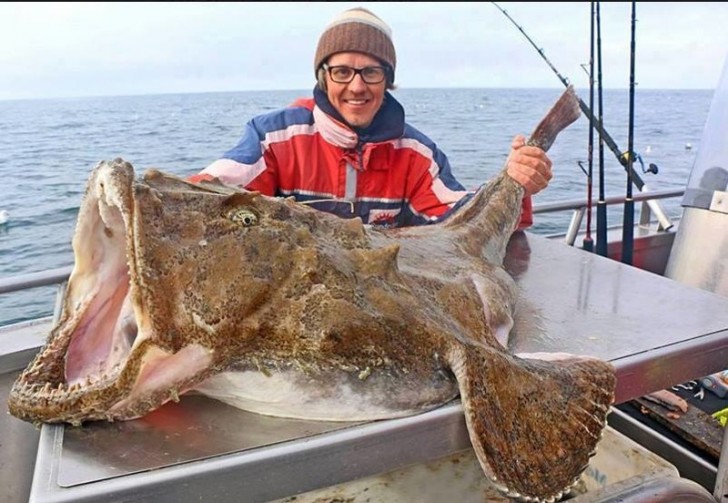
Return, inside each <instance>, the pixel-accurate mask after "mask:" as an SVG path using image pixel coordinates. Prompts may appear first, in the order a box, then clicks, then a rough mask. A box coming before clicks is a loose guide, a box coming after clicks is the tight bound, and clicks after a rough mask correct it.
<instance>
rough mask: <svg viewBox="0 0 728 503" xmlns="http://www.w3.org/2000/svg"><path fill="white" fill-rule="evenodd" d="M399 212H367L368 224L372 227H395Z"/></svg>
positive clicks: (398, 210)
mask: <svg viewBox="0 0 728 503" xmlns="http://www.w3.org/2000/svg"><path fill="white" fill-rule="evenodd" d="M400 211H401V210H400V209H399V208H398V209H396V210H371V211H370V212H369V222H368V223H370V224H372V225H384V226H388V227H391V226H396V225H397V215H399V212H400Z"/></svg>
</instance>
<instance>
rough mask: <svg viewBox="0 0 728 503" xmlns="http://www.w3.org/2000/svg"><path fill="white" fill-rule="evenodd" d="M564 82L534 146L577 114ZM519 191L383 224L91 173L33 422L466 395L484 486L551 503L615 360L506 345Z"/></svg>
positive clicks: (383, 403)
mask: <svg viewBox="0 0 728 503" xmlns="http://www.w3.org/2000/svg"><path fill="white" fill-rule="evenodd" d="M579 113H580V112H579V107H578V101H577V98H576V96H575V94H574V92H573V89H571V88H568V89H567V91H566V93H565V94H564V95H562V97H561V98H560V99H559V101H557V103H556V104H555V105H554V107H553V108H552V109H551V111H550V112H549V113H548V114H547V116H546V117H545V119H544V121H542V123H541V124H540V125H539V126H538V127H537V128H536V130H535V132H534V134H533V135H532V137H531V138H530V140H529V141H530V143H531V144H535V145H539V146H541V147H542V148H543V149H544V150H547V149H548V148H549V147H550V145H551V143H552V142H553V140H554V139H555V137H556V135H557V134H558V133H559V132H560V131H561V130H562V129H563V128H565V127H566V126H568V125H569V124H571V123H572V122H573V121H574V120H576V119H577V118H578V117H579ZM522 197H523V188H522V187H521V186H520V185H519V184H517V183H516V182H515V181H514V180H513V179H511V178H510V177H509V176H508V175H507V174H506V173H505V171H503V172H501V173H500V174H499V175H498V176H496V177H495V178H494V179H493V180H492V181H490V182H489V183H488V184H486V185H484V186H483V187H482V188H481V189H480V190H479V191H478V192H477V193H476V194H475V195H474V196H473V198H472V199H471V200H470V201H469V202H468V203H466V204H465V205H464V206H463V207H462V208H461V209H460V210H459V211H458V212H457V213H455V214H453V215H451V216H450V217H449V218H448V219H446V220H445V221H443V222H441V223H439V224H436V225H430V226H420V227H410V228H399V229H384V228H374V227H367V226H364V225H362V222H361V221H360V220H359V219H353V220H344V219H340V218H338V217H336V216H333V215H330V214H326V213H322V212H319V211H316V210H314V209H311V208H309V207H307V206H305V205H302V204H299V203H296V202H294V201H293V200H289V199H279V198H273V197H266V196H263V195H261V194H258V193H254V192H248V191H245V190H241V189H237V188H233V187H228V186H225V185H223V184H222V183H219V182H218V181H213V182H203V183H200V184H192V183H188V182H186V181H184V180H181V179H179V178H177V177H174V176H170V175H167V174H164V173H162V172H160V171H157V170H148V171H147V172H146V173H145V175H144V176H143V177H142V178H135V175H134V170H133V168H132V166H131V165H130V164H128V163H127V162H124V161H122V160H121V159H117V160H114V161H112V162H101V163H99V164H98V165H97V166H96V168H95V169H94V170H93V171H92V173H91V175H90V178H89V181H88V186H87V189H86V193H85V195H84V199H83V204H82V206H81V209H80V212H79V216H78V223H77V227H76V232H75V234H74V238H73V249H74V254H75V266H74V268H73V272H72V274H71V276H70V280H69V283H68V289H67V291H66V294H65V299H64V304H63V310H62V314H61V316H60V319H59V321H58V322H57V324H56V325H55V326H54V327H53V329H52V331H51V333H50V335H49V338H48V340H47V342H46V344H45V345H44V347H43V348H42V349H41V351H40V352H39V353H38V355H37V356H36V357H35V359H34V360H33V361H32V362H31V363H30V364H29V365H28V367H27V369H26V370H25V371H24V372H23V373H22V374H21V375H20V376H19V377H18V379H17V381H16V382H15V384H14V386H13V388H12V391H11V392H10V398H9V409H10V412H11V413H12V414H14V415H15V416H17V417H19V418H22V419H24V420H28V421H33V422H68V423H71V424H73V425H79V424H81V423H82V422H84V421H89V420H109V421H114V420H127V419H132V418H138V417H140V416H143V415H144V414H146V413H148V412H150V411H152V410H154V409H156V408H158V407H160V406H161V405H162V404H164V403H165V402H167V401H169V400H178V397H179V395H181V394H183V393H185V392H187V391H190V390H197V391H199V392H201V393H204V394H206V395H208V396H210V397H214V398H216V399H219V400H222V401H224V402H226V403H229V404H231V405H234V406H236V407H240V408H242V409H246V410H249V411H253V412H257V413H260V414H268V415H274V416H285V417H295V418H306V419H317V420H341V421H362V420H374V419H383V418H393V417H401V416H407V415H411V414H417V413H420V412H422V411H425V410H428V409H431V408H434V407H437V406H439V405H442V404H443V403H445V402H447V401H449V400H451V399H453V398H455V397H457V396H458V395H459V396H460V397H461V400H462V405H463V409H464V412H465V419H466V422H467V427H468V431H469V434H470V439H471V441H472V444H473V447H474V449H475V452H476V454H477V456H478V459H479V460H480V464H481V465H482V468H483V471H484V472H485V475H486V476H487V477H488V478H489V479H490V481H492V483H493V484H494V485H495V486H496V487H497V488H498V489H499V490H501V491H502V492H503V493H504V494H507V495H509V496H510V497H513V498H519V499H522V500H526V501H549V502H550V501H555V500H557V499H558V498H560V497H561V495H562V494H563V493H565V492H567V491H568V490H569V489H570V488H571V487H572V486H573V485H574V484H575V483H576V482H577V481H578V478H579V476H580V474H581V473H582V471H583V470H584V469H585V468H586V466H587V465H588V463H589V459H590V457H591V455H593V453H594V451H595V446H596V444H597V442H598V440H599V439H600V437H601V433H602V430H603V428H604V426H605V423H606V416H607V413H608V411H609V406H610V404H611V403H612V401H613V396H614V387H615V380H616V379H615V373H614V368H613V367H612V366H611V365H610V364H609V363H607V362H603V361H601V360H598V359H595V358H589V357H583V356H573V355H565V354H554V355H547V357H546V358H542V357H543V355H541V356H542V357H538V358H535V357H534V356H533V355H531V356H530V357H526V356H525V355H524V356H521V357H519V356H517V355H513V354H511V353H510V352H509V351H507V349H506V347H504V345H503V344H502V342H499V340H500V341H503V340H505V338H506V336H507V334H508V333H509V331H510V329H511V327H512V325H513V311H514V304H515V301H516V295H517V287H516V285H515V283H514V281H513V279H512V278H511V277H510V276H509V275H508V273H507V272H505V270H504V269H503V268H502V263H503V258H504V254H505V249H506V245H507V242H508V239H509V237H510V236H511V234H512V232H513V230H514V228H515V225H516V223H517V220H518V217H519V211H520V206H521V199H522Z"/></svg>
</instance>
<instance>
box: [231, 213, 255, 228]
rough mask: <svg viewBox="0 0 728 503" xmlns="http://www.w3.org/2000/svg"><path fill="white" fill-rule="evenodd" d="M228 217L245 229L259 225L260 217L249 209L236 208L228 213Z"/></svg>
mask: <svg viewBox="0 0 728 503" xmlns="http://www.w3.org/2000/svg"><path fill="white" fill-rule="evenodd" d="M227 217H228V218H229V219H230V220H231V221H233V222H234V223H236V224H240V225H242V226H243V227H252V226H253V225H258V215H257V214H256V213H255V212H253V211H252V210H250V209H249V208H235V209H232V210H230V211H228V213H227Z"/></svg>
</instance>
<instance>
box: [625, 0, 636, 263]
mask: <svg viewBox="0 0 728 503" xmlns="http://www.w3.org/2000/svg"><path fill="white" fill-rule="evenodd" d="M635 4H636V2H635V0H632V34H631V40H630V49H629V126H628V128H629V129H628V133H627V142H628V144H627V152H633V148H634V61H635V29H634V28H635V24H636V10H637V7H636V5H635ZM628 157H629V159H628V161H627V162H629V166H630V169H628V170H627V191H626V194H625V198H624V219H623V221H622V222H623V223H622V262H623V263H625V264H628V265H632V254H633V248H634V199H632V179H631V176H630V173H631V172H632V169H631V168H632V166H633V165H634V156H632V155H630V156H628Z"/></svg>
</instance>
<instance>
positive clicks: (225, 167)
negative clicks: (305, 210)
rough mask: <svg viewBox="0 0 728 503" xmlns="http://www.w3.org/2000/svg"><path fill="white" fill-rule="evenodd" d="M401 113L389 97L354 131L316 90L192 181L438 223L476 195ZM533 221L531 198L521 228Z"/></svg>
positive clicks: (377, 220)
mask: <svg viewBox="0 0 728 503" xmlns="http://www.w3.org/2000/svg"><path fill="white" fill-rule="evenodd" d="M404 115H405V114H404V109H403V108H402V105H400V104H399V102H397V100H395V98H394V97H393V96H392V95H391V94H390V93H389V92H387V93H386V94H385V98H384V103H383V105H382V107H381V108H380V110H379V112H377V114H376V115H375V117H374V119H373V121H372V123H371V124H370V125H369V126H368V127H366V128H353V129H352V128H351V127H350V126H348V125H347V123H346V121H345V120H344V119H343V118H342V117H341V115H340V114H339V113H338V112H337V111H336V109H335V108H334V107H333V106H332V105H331V103H330V102H329V100H328V98H327V97H326V94H325V93H324V92H323V91H322V90H320V89H319V88H318V86H317V87H316V88H314V97H313V98H309V99H299V100H296V102H294V103H293V104H292V105H291V106H289V107H288V108H284V109H281V110H277V111H274V112H270V113H267V114H263V115H259V116H257V117H255V118H253V119H252V120H250V121H249V122H248V123H247V124H246V126H245V130H244V132H243V136H242V138H241V139H240V141H239V143H238V144H237V145H236V146H235V147H234V148H232V149H231V150H229V151H228V152H226V153H225V154H224V155H223V156H222V158H221V159H218V160H217V161H215V162H213V163H212V164H210V165H209V166H208V167H207V168H205V169H204V170H202V171H201V172H200V173H199V174H197V175H193V176H191V177H189V180H191V181H193V182H194V181H198V180H202V179H209V178H212V177H218V178H219V179H220V180H221V181H223V182H225V183H227V184H230V185H238V186H241V187H244V188H246V189H248V190H255V191H259V192H261V193H263V194H265V195H269V196H293V197H294V198H295V199H296V200H297V201H300V202H303V203H306V204H308V205H310V206H312V207H314V208H317V209H319V210H322V211H328V212H330V213H334V214H336V215H339V216H341V217H344V218H352V217H357V216H358V217H361V219H362V221H363V222H364V223H370V224H375V225H385V226H391V227H398V226H408V225H420V224H427V223H432V222H437V221H439V220H442V219H444V218H446V217H447V216H448V215H449V214H450V213H451V212H452V211H453V210H454V209H456V208H457V207H459V206H461V205H462V204H464V203H465V202H466V201H467V200H468V199H469V198H470V197H471V196H472V194H473V192H472V191H467V190H465V188H464V187H463V186H462V185H461V184H460V182H458V181H457V180H456V179H455V177H454V176H453V174H452V170H451V169H450V163H449V161H448V159H447V157H446V156H445V154H444V153H443V152H442V151H441V150H440V149H439V148H438V147H437V146H436V145H435V143H434V142H433V141H432V140H430V139H429V138H428V137H427V136H425V135H424V134H422V133H421V132H419V131H418V130H417V129H415V128H413V127H412V126H410V125H409V124H407V123H406V122H405V119H404ZM531 223H532V213H531V200H530V198H528V197H527V198H525V199H524V204H523V211H522V212H521V222H520V225H519V228H525V227H528V226H529V225H531Z"/></svg>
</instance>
